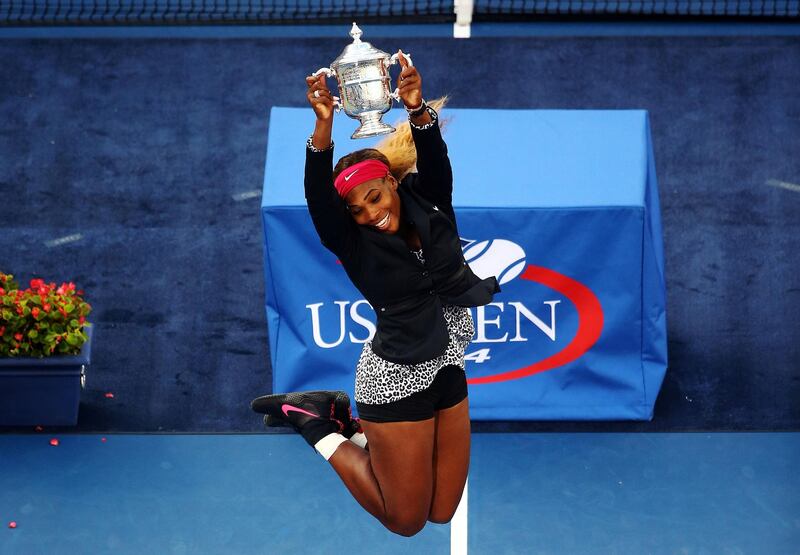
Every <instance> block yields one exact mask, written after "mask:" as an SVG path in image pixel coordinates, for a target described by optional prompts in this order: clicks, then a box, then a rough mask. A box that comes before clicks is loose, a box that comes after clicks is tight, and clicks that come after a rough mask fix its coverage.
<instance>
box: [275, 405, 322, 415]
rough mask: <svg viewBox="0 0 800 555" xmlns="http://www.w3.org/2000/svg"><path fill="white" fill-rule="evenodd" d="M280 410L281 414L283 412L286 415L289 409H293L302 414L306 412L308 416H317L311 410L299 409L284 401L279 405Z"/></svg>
mask: <svg viewBox="0 0 800 555" xmlns="http://www.w3.org/2000/svg"><path fill="white" fill-rule="evenodd" d="M281 410H282V411H283V414H285V415H286V416H289V412H290V411H295V412H301V413H303V414H307V415H309V416H315V417H317V418H319V415H318V414H314V413H313V412H308V411H307V410H303V409H299V408H297V407H293V406H292V405H287V404H286V403H284V404H283V405H282V406H281Z"/></svg>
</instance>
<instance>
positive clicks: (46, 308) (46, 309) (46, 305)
mask: <svg viewBox="0 0 800 555" xmlns="http://www.w3.org/2000/svg"><path fill="white" fill-rule="evenodd" d="M42 308H43V309H44V311H45V312H50V305H49V304H47V303H44V304H43V305H42Z"/></svg>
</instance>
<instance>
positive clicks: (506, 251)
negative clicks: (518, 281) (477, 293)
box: [462, 239, 525, 285]
mask: <svg viewBox="0 0 800 555" xmlns="http://www.w3.org/2000/svg"><path fill="white" fill-rule="evenodd" d="M462 241H465V242H466V245H463V247H462V248H463V250H464V259H465V260H466V261H467V264H469V267H470V268H472V271H473V272H474V273H475V275H476V276H478V277H479V278H481V279H485V278H487V277H491V276H495V277H496V278H497V282H498V283H499V284H500V285H503V284H504V283H508V282H509V281H511V280H512V279H514V278H515V277H517V276H518V275H520V274H521V273H522V270H524V269H525V251H524V250H522V247H520V246H519V245H517V244H516V243H512V242H511V241H507V240H505V239H493V240H489V241H467V240H464V239H462Z"/></svg>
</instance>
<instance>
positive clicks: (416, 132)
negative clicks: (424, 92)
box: [411, 108, 453, 206]
mask: <svg viewBox="0 0 800 555" xmlns="http://www.w3.org/2000/svg"><path fill="white" fill-rule="evenodd" d="M428 112H429V113H430V114H431V117H432V118H433V121H432V122H431V123H432V124H433V125H430V127H427V128H425V129H420V128H417V127H414V126H413V125H411V136H412V137H413V138H414V146H415V147H416V149H417V172H418V174H419V178H418V179H417V187H416V191H417V193H419V194H420V195H421V196H423V197H424V198H426V199H427V200H429V201H430V202H432V203H434V204H438V205H441V206H452V204H453V169H452V168H451V167H450V158H449V157H448V156H447V145H446V144H445V142H444V139H442V133H441V130H440V129H439V115H438V114H437V113H436V112H435V111H434V110H433V108H428Z"/></svg>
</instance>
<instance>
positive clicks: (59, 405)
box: [0, 325, 93, 426]
mask: <svg viewBox="0 0 800 555" xmlns="http://www.w3.org/2000/svg"><path fill="white" fill-rule="evenodd" d="M84 330H85V331H86V335H88V336H89V339H88V341H86V343H84V344H83V347H82V348H81V352H80V354H78V355H75V356H63V355H60V356H51V357H45V358H31V357H15V358H5V357H4V358H0V426H26V425H32V426H33V425H49V426H74V425H75V424H77V423H78V407H79V405H80V397H81V388H82V387H83V383H84V380H85V372H86V367H87V366H89V363H90V361H91V354H92V331H93V326H91V325H87V326H86V327H85V328H84Z"/></svg>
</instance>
